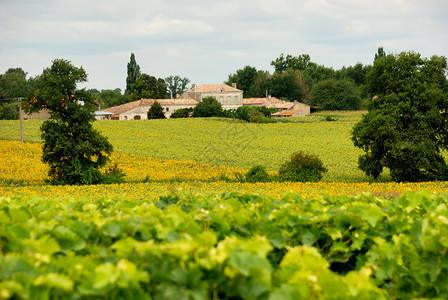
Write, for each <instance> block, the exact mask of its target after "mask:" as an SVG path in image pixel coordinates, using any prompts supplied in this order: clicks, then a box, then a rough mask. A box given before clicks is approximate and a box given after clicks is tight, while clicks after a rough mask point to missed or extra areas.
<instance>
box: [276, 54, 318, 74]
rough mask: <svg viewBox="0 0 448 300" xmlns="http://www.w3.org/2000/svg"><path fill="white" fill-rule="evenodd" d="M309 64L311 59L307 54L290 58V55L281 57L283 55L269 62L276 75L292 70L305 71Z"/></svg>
mask: <svg viewBox="0 0 448 300" xmlns="http://www.w3.org/2000/svg"><path fill="white" fill-rule="evenodd" d="M311 64H313V63H312V62H311V58H310V56H309V55H308V54H301V55H299V56H292V55H290V54H288V55H286V57H285V56H284V55H283V53H282V54H281V55H280V56H279V57H278V58H276V59H275V60H273V61H272V62H271V66H273V67H274V69H275V72H276V73H282V72H284V71H286V70H288V69H293V70H300V71H304V70H306V69H307V68H308V67H309V66H310V65H311Z"/></svg>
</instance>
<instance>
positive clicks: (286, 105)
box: [265, 101, 294, 109]
mask: <svg viewBox="0 0 448 300" xmlns="http://www.w3.org/2000/svg"><path fill="white" fill-rule="evenodd" d="M265 106H266V107H267V108H271V107H275V108H279V109H289V108H291V107H293V106H294V102H289V101H282V102H270V103H266V104H265Z"/></svg>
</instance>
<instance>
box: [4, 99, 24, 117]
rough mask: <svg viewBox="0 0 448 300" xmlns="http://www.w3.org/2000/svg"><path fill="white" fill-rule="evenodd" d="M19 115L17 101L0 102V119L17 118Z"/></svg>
mask: <svg viewBox="0 0 448 300" xmlns="http://www.w3.org/2000/svg"><path fill="white" fill-rule="evenodd" d="M19 117H20V116H19V104H18V103H14V102H12V103H4V104H0V120H17V119H19Z"/></svg>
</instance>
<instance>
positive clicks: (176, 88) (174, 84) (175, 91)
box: [165, 75, 190, 98]
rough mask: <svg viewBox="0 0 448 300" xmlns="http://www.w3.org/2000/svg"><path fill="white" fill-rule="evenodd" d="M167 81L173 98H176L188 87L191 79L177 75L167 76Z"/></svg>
mask: <svg viewBox="0 0 448 300" xmlns="http://www.w3.org/2000/svg"><path fill="white" fill-rule="evenodd" d="M165 82H166V85H167V88H168V90H169V91H170V93H171V95H170V96H171V98H176V97H177V95H182V94H183V93H184V92H185V91H186V90H187V89H188V88H187V85H188V84H189V83H190V79H188V78H187V77H183V78H182V77H180V76H177V75H176V76H169V77H167V78H165Z"/></svg>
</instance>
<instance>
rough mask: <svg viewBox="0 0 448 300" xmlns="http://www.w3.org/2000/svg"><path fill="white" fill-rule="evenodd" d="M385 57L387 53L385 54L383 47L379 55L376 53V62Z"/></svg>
mask: <svg viewBox="0 0 448 300" xmlns="http://www.w3.org/2000/svg"><path fill="white" fill-rule="evenodd" d="M383 56H386V52H384V49H383V47H379V48H378V51H377V53H375V60H377V59H378V58H380V57H383Z"/></svg>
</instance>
